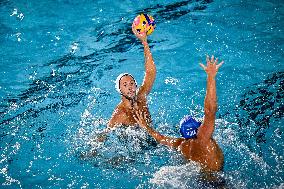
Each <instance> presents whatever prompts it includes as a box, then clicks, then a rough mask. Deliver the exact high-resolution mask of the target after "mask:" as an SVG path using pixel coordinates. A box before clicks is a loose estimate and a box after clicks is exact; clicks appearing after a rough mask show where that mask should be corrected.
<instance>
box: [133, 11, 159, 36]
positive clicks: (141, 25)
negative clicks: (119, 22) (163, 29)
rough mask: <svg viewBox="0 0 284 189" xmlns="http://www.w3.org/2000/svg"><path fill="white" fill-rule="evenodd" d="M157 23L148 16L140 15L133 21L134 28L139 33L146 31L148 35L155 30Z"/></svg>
mask: <svg viewBox="0 0 284 189" xmlns="http://www.w3.org/2000/svg"><path fill="white" fill-rule="evenodd" d="M155 27H156V23H155V21H154V18H153V17H152V16H150V15H148V14H140V15H138V16H137V17H136V18H135V19H134V21H133V28H134V29H135V30H136V31H137V32H138V33H143V32H144V31H146V34H147V35H150V34H151V33H153V31H154V30H155Z"/></svg>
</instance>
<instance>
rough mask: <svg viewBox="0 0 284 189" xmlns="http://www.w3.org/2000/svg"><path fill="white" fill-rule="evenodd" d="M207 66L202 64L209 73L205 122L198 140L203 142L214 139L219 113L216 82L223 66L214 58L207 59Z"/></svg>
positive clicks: (205, 102)
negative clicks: (217, 113) (216, 118)
mask: <svg viewBox="0 0 284 189" xmlns="http://www.w3.org/2000/svg"><path fill="white" fill-rule="evenodd" d="M206 61H207V66H204V65H203V64H201V66H202V67H203V69H204V70H205V72H206V73H207V87H206V96H205V100H204V113H205V116H204V122H203V124H202V125H201V127H200V128H199V129H198V133H197V138H201V139H203V140H209V139H211V137H212V134H213V132H214V128H215V116H216V112H217V96H216V80H215V76H216V74H217V71H218V68H219V67H220V66H221V65H222V64H223V62H221V63H220V64H218V65H217V63H218V59H215V60H214V56H212V58H211V60H209V57H207V60H206Z"/></svg>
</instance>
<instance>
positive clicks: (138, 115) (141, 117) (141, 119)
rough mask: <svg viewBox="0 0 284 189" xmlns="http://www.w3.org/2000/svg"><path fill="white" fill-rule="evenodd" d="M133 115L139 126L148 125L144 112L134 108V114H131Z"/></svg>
mask: <svg viewBox="0 0 284 189" xmlns="http://www.w3.org/2000/svg"><path fill="white" fill-rule="evenodd" d="M133 117H134V119H135V121H136V122H137V123H138V124H139V126H140V127H142V128H144V129H146V128H147V127H148V125H147V118H146V114H144V113H143V112H142V111H138V110H136V111H135V115H133Z"/></svg>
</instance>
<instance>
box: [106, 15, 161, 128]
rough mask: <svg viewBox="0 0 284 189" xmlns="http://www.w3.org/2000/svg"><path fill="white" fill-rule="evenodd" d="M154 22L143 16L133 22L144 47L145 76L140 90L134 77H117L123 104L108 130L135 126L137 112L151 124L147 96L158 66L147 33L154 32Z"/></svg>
mask: <svg viewBox="0 0 284 189" xmlns="http://www.w3.org/2000/svg"><path fill="white" fill-rule="evenodd" d="M150 18H151V19H150ZM149 19H150V20H149ZM152 20H153V18H152V17H149V15H146V14H142V15H139V16H137V17H136V18H135V20H134V22H133V25H132V31H133V33H134V34H135V36H136V37H137V38H138V39H139V40H140V41H141V42H142V44H143V46H144V57H145V76H144V80H143V83H142V85H141V86H140V87H139V88H137V83H136V81H135V79H134V77H133V76H132V75H130V74H128V73H124V74H120V75H119V76H118V77H117V79H116V90H117V91H118V92H119V94H120V95H121V102H120V103H119V104H118V105H117V107H116V108H115V110H114V112H113V114H112V117H111V119H110V120H109V123H108V128H114V127H116V126H117V125H135V124H136V123H137V122H136V121H135V119H134V118H133V115H134V114H135V111H136V110H139V111H141V112H143V114H145V115H146V117H147V122H148V123H150V122H151V118H150V113H149V110H148V107H147V100H146V96H147V95H148V94H149V93H150V91H151V89H152V86H153V84H154V81H155V78H156V66H155V63H154V60H153V57H152V54H151V51H150V47H149V45H148V43H147V35H149V34H150V33H149V32H148V33H147V31H150V30H151V32H153V21H152ZM148 21H149V23H148ZM145 23H147V24H145ZM138 27H139V29H138Z"/></svg>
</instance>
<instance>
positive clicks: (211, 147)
mask: <svg viewBox="0 0 284 189" xmlns="http://www.w3.org/2000/svg"><path fill="white" fill-rule="evenodd" d="M178 149H179V150H180V151H181V153H182V155H183V156H184V157H185V159H188V160H193V161H196V162H199V163H201V165H202V166H203V168H204V169H209V170H212V171H219V170H221V169H222V168H223V162H224V156H223V153H222V150H221V149H220V147H219V146H218V144H217V143H216V141H215V140H214V139H210V140H209V141H207V142H206V143H204V141H202V140H199V139H194V140H192V139H188V140H184V141H183V142H182V143H181V144H180V146H179V147H178Z"/></svg>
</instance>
